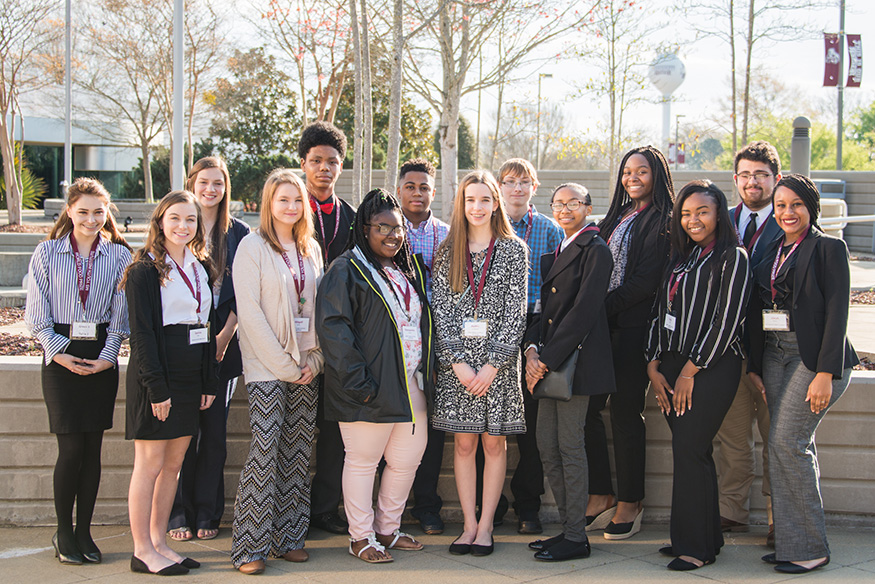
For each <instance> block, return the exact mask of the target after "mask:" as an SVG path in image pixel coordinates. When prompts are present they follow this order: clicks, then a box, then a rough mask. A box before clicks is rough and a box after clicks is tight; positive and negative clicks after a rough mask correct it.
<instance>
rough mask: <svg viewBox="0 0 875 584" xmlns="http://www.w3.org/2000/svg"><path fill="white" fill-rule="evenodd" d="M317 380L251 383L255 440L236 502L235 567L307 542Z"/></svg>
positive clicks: (242, 476) (248, 389)
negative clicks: (307, 382)
mask: <svg viewBox="0 0 875 584" xmlns="http://www.w3.org/2000/svg"><path fill="white" fill-rule="evenodd" d="M318 383H319V382H318V378H317V379H314V380H313V382H312V383H311V384H310V385H297V384H295V383H287V382H284V381H258V382H253V383H247V384H246V390H247V392H248V393H249V427H250V428H251V430H252V442H251V444H250V447H249V456H248V457H247V458H246V463H245V464H244V465H243V471H242V472H241V473H240V484H239V485H238V487H237V499H236V501H235V503H234V528H233V534H232V536H231V538H232V539H231V562H232V563H233V564H234V566H236V567H239V566H241V565H243V564H246V563H249V562H252V561H255V560H265V559H267V558H269V557H279V556H281V555H282V554H284V553H286V552H288V551H290V550H295V549H301V548H303V547H304V537H305V536H306V535H307V528H308V527H309V521H310V452H311V450H312V447H313V434H314V428H315V424H316V396H317V394H318Z"/></svg>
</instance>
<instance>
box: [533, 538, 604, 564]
mask: <svg viewBox="0 0 875 584" xmlns="http://www.w3.org/2000/svg"><path fill="white" fill-rule="evenodd" d="M591 552H592V550H591V549H590V547H589V542H588V541H582V542H578V541H571V540H568V539H565V540H562V541H560V542H559V543H557V544H556V545H553V546H550V547H549V548H548V549H545V550H541V551H539V552H538V553H536V554H535V559H536V560H541V561H542V562H564V561H567V560H576V559H580V558H588V557H589V555H590V553H591Z"/></svg>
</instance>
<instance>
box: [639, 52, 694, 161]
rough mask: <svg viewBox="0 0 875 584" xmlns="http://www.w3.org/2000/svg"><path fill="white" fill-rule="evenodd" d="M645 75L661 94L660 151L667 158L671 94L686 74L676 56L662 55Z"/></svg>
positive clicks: (682, 63) (682, 64) (673, 54)
mask: <svg viewBox="0 0 875 584" xmlns="http://www.w3.org/2000/svg"><path fill="white" fill-rule="evenodd" d="M647 75H648V77H650V81H651V82H652V83H653V84H654V85H655V86H656V88H657V89H658V90H659V92H660V93H661V94H662V149H663V150H662V151H663V152H664V153H665V154H666V156H667V155H668V150H669V148H668V143H669V140H670V139H671V138H670V137H669V136H670V135H671V94H672V93H674V92H675V90H676V89H677V88H678V87H680V86H681V83H683V82H684V78H685V77H686V75H687V72H686V68H685V67H684V62H683V61H681V60H680V57H678V56H677V54H675V53H663V54H662V55H659V56H658V57H657V58H656V60H655V61H654V62H653V64H651V65H650V69H649V71H648V72H647Z"/></svg>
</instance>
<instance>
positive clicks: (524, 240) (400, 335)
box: [26, 122, 857, 575]
mask: <svg viewBox="0 0 875 584" xmlns="http://www.w3.org/2000/svg"><path fill="white" fill-rule="evenodd" d="M298 150H299V152H298V154H299V157H300V160H301V166H302V169H303V170H304V173H305V175H306V183H305V182H304V181H302V180H301V179H300V178H299V177H298V175H297V174H296V173H294V172H293V171H291V170H289V169H277V170H275V171H273V172H272V173H271V174H270V175H269V176H268V178H267V180H266V182H265V185H264V188H263V192H262V199H261V207H260V208H261V211H260V221H259V227H258V229H257V231H256V232H253V233H249V230H248V228H247V227H246V225H245V224H243V223H241V222H239V221H237V220H236V219H233V218H231V217H230V214H229V212H228V207H229V199H230V189H231V185H230V177H229V175H228V171H227V168H226V166H225V164H224V163H223V162H222V161H221V160H220V159H217V158H212V157H210V158H205V159H202V160H200V161H198V162H197V163H196V164H195V165H194V166H193V168H192V171H191V173H190V175H189V181H188V185H187V189H188V190H186V191H174V192H171V193H169V194H168V195H167V196H165V197H164V198H163V199H162V200H161V201H160V202H159V203H158V205H157V207H156V208H155V210H154V212H153V214H152V218H151V221H150V223H149V232H148V235H147V237H146V243H145V246H144V247H143V248H142V249H140V250H138V251H137V252H136V253H135V254H133V256H132V254H131V250H130V247H129V246H128V244H127V243H126V242H125V240H124V238H123V237H122V235H121V234H120V233H119V232H118V230H117V228H116V225H115V222H114V220H113V218H112V214H111V210H112V204H111V202H110V198H109V195H108V193H107V192H106V190H105V189H104V188H103V187H102V185H100V183H99V182H97V181H95V180H92V179H84V178H83V179H77V180H76V181H75V182H74V184H73V185H71V187H70V188H69V189H68V193H67V206H66V211H65V213H63V214H62V215H61V217H60V218H59V219H58V222H57V224H56V225H55V227H54V228H53V230H52V232H51V233H50V235H49V238H48V239H47V240H46V241H44V242H42V243H41V244H40V245H39V246H38V248H37V250H36V252H35V253H34V256H33V258H32V260H31V266H30V277H29V284H28V300H27V309H26V320H27V323H28V325H29V327H30V328H31V330H32V331H33V333H34V335H35V336H36V337H37V338H38V339H39V341H40V343H41V344H42V346H43V349H44V353H45V362H44V367H43V373H42V378H43V393H44V396H45V400H46V404H47V407H48V411H49V420H50V429H51V432H53V433H55V434H56V435H57V440H58V446H59V457H58V461H57V464H56V466H55V473H54V493H55V507H56V513H57V518H58V531H57V534H56V535H55V537H54V538H53V545H54V548H55V553H56V556H57V557H58V558H59V560H60V561H61V562H62V563H73V564H81V563H86V562H100V561H101V555H100V551H99V549H98V548H97V546H96V545H95V543H94V541H93V539H92V538H91V534H90V524H91V517H92V514H93V510H94V504H95V501H96V497H97V490H98V485H99V481H100V449H101V443H102V437H103V432H104V431H105V430H107V429H109V428H110V427H111V426H112V413H113V409H114V401H115V397H116V393H117V388H118V370H117V368H116V363H117V357H118V352H119V348H120V345H121V342H122V340H123V339H124V338H125V337H126V336H128V335H129V336H130V345H131V357H130V362H129V365H128V370H127V380H126V386H127V396H126V410H127V416H126V422H127V423H126V437H127V438H128V439H133V440H134V449H135V455H134V470H133V474H132V476H131V484H130V492H129V511H130V522H131V532H132V536H133V540H134V554H133V556H132V558H131V569H132V570H133V571H136V572H147V573H156V574H162V575H177V574H185V573H187V572H188V571H189V570H191V569H196V568H198V567H199V563H198V562H197V561H195V560H193V559H191V558H187V557H183V556H181V555H180V554H178V553H177V552H175V551H174V550H173V549H172V548H170V547H169V546H168V545H167V541H166V539H167V536H168V535H170V536H171V537H172V538H173V539H177V540H184V539H191V538H192V537H195V536H197V537H198V538H200V539H211V538H214V537H216V534H217V533H218V527H219V521H220V519H221V517H222V513H223V507H224V501H223V499H224V497H223V494H224V485H223V482H222V472H223V468H224V460H225V428H226V421H227V413H228V403H229V400H230V398H231V395H232V394H233V391H234V388H235V383H236V380H237V378H238V377H239V376H240V374H241V373H242V374H243V375H244V377H245V380H246V391H247V394H248V402H249V422H250V428H251V431H252V442H251V446H250V450H249V453H248V456H247V458H246V461H245V463H244V466H243V470H242V472H241V476H240V481H239V484H238V488H237V497H236V501H235V505H234V520H233V533H232V545H231V561H232V563H233V565H234V567H235V568H237V569H238V570H239V571H241V572H243V573H246V574H259V573H262V572H263V571H264V570H265V561H266V560H267V559H269V558H272V557H281V558H283V559H285V560H286V561H290V562H303V561H306V560H307V559H308V557H309V556H308V553H307V552H306V551H305V549H304V544H305V537H306V535H307V532H308V529H309V528H311V527H313V526H319V527H321V528H323V529H328V530H331V531H344V532H347V531H348V534H349V540H350V543H349V553H350V554H352V555H354V556H356V557H358V558H360V559H362V560H364V561H366V562H369V563H385V562H391V561H392V555H391V552H390V550H407V551H415V550H421V549H422V548H423V545H422V543H421V542H419V541H417V540H416V539H415V538H414V537H413V536H411V535H409V534H406V533H404V532H402V531H401V529H400V528H401V516H402V514H403V511H404V509H405V506H406V504H407V499H408V495H409V494H410V492H411V488H412V490H413V495H414V506H413V514H414V516H416V517H417V518H418V519H419V520H420V524H421V525H422V527H423V530H424V531H425V532H426V533H440V532H441V531H442V530H443V523H442V521H441V520H440V516H439V511H440V506H441V501H440V497H438V496H437V480H438V473H439V470H440V464H441V460H442V454H443V444H444V432H451V433H453V434H454V472H455V481H456V486H457V490H458V495H459V501H460V503H461V507H462V511H463V515H464V524H463V527H462V533H461V535H459V537H458V538H456V539H455V541H454V542H453V543H452V544H451V545H450V547H449V551H450V553H453V554H471V555H474V556H484V555H488V554H490V553H492V551H493V549H494V541H493V536H492V532H493V528H494V525H495V524H496V522H497V521H498V520H499V519H500V515H503V511H502V510H501V507H502V504H504V505H505V506H506V505H507V502H506V500H503V495H502V490H503V486H504V481H505V476H506V472H507V457H506V437H507V436H509V435H515V436H517V439H518V444H519V446H520V452H521V460H520V465H519V468H518V469H517V471H516V473H515V475H514V479H513V480H512V483H511V489H512V491H513V493H514V496H515V498H516V501H515V503H514V505H515V509H516V512H517V514H518V516H519V518H520V529H519V531H520V532H521V533H540V532H541V531H542V528H541V525H540V521H539V520H538V511H539V508H540V495H541V493H542V492H543V477H544V476H546V478H547V480H548V483H549V485H550V488H551V490H552V492H553V495H554V498H555V500H556V503H557V506H558V509H559V515H560V520H561V532H560V533H559V534H558V535H555V536H553V537H550V538H547V539H541V540H536V541H533V542H531V543H530V544H529V548H531V549H532V550H534V551H535V556H534V557H535V558H536V559H539V560H543V561H563V560H569V559H575V558H585V557H588V556H589V555H590V552H591V550H590V544H589V540H588V536H587V533H588V532H593V531H597V530H603V532H604V537H605V538H606V539H624V538H627V537H631V536H632V535H634V534H635V533H637V532H638V531H639V530H640V525H641V519H642V515H643V499H644V461H645V447H646V442H645V431H644V419H643V416H642V413H643V410H644V404H645V396H646V392H647V388H648V386H650V387H652V388H653V392H654V394H655V397H656V401H657V403H658V404H659V407H660V409H661V410H662V412H663V413H664V414H665V417H666V420H667V421H668V424H669V426H670V428H671V431H672V451H673V461H674V481H673V492H672V515H671V528H670V529H671V545H670V546H667V547H664V548H662V549H660V552H661V553H663V554H666V555H668V556H672V557H673V559H672V561H671V563H669V564H668V567H669V568H670V569H673V570H692V569H696V568H699V567H701V566H703V565H706V564H710V563H713V562H714V560H715V558H716V556H717V554H719V552H720V548H721V546H722V545H723V535H722V528H723V527H724V526H723V525H721V513H720V506H719V504H718V501H719V499H720V496H719V494H718V483H717V473H716V468H715V464H714V461H713V458H712V441H713V439H714V437H715V435H716V434H717V433H718V430H719V429H720V427H721V423H722V422H723V419H724V416H725V415H726V413H727V411H728V410H729V409H730V405H731V404H732V403H733V400H734V399H736V391H737V388H738V385H739V380H740V378H741V376H742V359H743V358H744V356H745V355H747V363H746V371H747V376H749V379H750V382H751V383H752V384H753V385H754V386H755V387H756V388H757V389H758V391H761V392H762V395H763V396H764V400H765V401H766V402H767V403H768V408H769V413H770V414H771V432H770V434H769V438H768V448H769V452H770V455H771V460H772V464H771V466H770V467H769V473H770V475H771V494H772V499H773V501H774V502H773V507H774V524H775V535H776V551H775V553H773V554H769V555H767V556H764V557H763V560H764V561H766V562H769V563H773V564H775V569H776V570H779V571H783V572H801V571H809V570H811V569H814V568H817V567H820V566H822V565H825V564H826V563H828V562H829V548H828V546H827V542H826V535H825V529H824V519H823V507H822V503H821V500H820V491H819V479H818V473H817V459H816V452H815V449H814V431H815V429H816V428H817V425H818V424H819V422H820V420H821V419H822V418H823V415H824V414H825V413H826V411H827V410H828V409H829V407H830V406H831V405H832V404H833V403H835V401H836V400H837V399H838V398H839V397H840V396H841V394H842V392H843V391H844V390H845V388H846V387H847V385H848V383H849V380H850V368H851V367H852V366H853V365H854V364H855V363H856V362H857V361H856V355H855V353H854V351H853V348H852V347H851V346H850V344H849V343H848V341H847V338H846V327H847V317H848V300H849V292H850V281H849V267H848V254H847V248H846V247H845V245H844V243H843V242H842V241H841V240H838V239H835V238H832V237H829V236H827V235H825V234H823V232H822V231H821V230H820V229H819V227H818V225H817V217H818V213H819V196H818V193H817V190H816V188H815V187H814V185H813V183H811V181H810V180H809V179H807V178H805V177H803V176H800V175H790V176H787V177H783V178H782V177H781V176H780V167H779V163H778V166H777V167H774V166H772V167H769V164H773V162H774V161H776V160H777V154H776V153H775V152H774V149H773V148H771V147H770V146H768V145H764V144H763V143H754V144H751V145H749V146H748V147H746V148H745V149H743V150H742V151H741V152H739V154H738V156H737V158H736V184H738V185H739V189H741V183H745V184H747V183H749V182H751V181H757V182H758V183H760V184H761V185H762V184H763V183H764V181H765V182H768V180H771V179H774V180H775V181H776V182H777V186H776V187H775V188H774V189H773V191H772V192H771V193H770V196H771V201H772V203H773V205H774V221H776V224H777V226H778V227H779V228H780V230H779V231H780V234H779V235H778V236H776V237H775V238H774V240H773V241H766V240H765V239H764V238H763V237H761V235H762V233H763V229H764V226H760V228H759V231H757V230H756V229H754V230H753V231H752V232H751V233H750V234H749V233H747V232H748V231H750V230H749V229H748V228H747V227H740V225H747V224H746V223H742V222H740V217H744V218H747V216H746V215H745V214H744V213H741V212H740V209H736V212H735V214H734V218H733V217H732V216H731V215H730V213H729V211H728V203H727V200H726V197H725V196H724V194H723V193H722V192H721V191H720V189H718V188H717V187H716V186H715V185H713V184H712V183H710V182H709V181H693V182H691V183H689V184H687V185H686V186H684V187H683V188H682V189H681V190H680V191H679V192H678V194H677V196H675V193H674V188H673V185H672V180H671V174H670V171H669V167H668V164H667V163H666V160H665V158H664V156H663V155H662V154H661V153H660V152H659V151H658V150H656V149H654V148H652V147H650V146H646V147H641V148H636V149H633V150H632V151H630V152H629V153H627V154H626V156H625V157H624V158H623V160H622V162H621V165H620V169H619V173H618V178H617V184H616V189H615V191H614V195H613V197H612V200H611V203H610V207H609V209H608V211H607V214H606V216H605V218H604V219H603V220H602V221H601V222H599V224H598V225H596V224H595V223H594V222H593V221H591V220H590V218H589V216H590V214H591V213H592V210H593V208H592V201H591V198H590V195H589V193H588V192H587V189H586V188H585V187H583V186H582V185H579V184H576V183H566V184H562V185H560V186H558V187H556V188H555V189H554V190H553V193H552V197H551V203H550V207H551V211H552V215H553V221H551V220H550V219H549V218H547V217H546V216H544V215H541V214H540V213H538V212H537V210H536V209H535V207H534V205H532V204H531V198H532V196H533V194H534V192H535V190H536V189H537V187H538V180H537V173H536V171H535V169H534V167H533V166H532V165H531V164H530V163H529V162H528V161H525V160H523V159H511V160H509V161H507V162H506V163H505V164H504V165H503V166H502V167H501V169H500V170H499V172H498V179H496V178H495V177H493V175H492V174H490V173H489V172H485V171H474V172H471V173H469V174H468V175H466V176H465V177H464V178H463V179H462V181H461V183H460V184H459V187H458V192H457V195H456V197H455V201H454V203H453V214H452V219H451V223H450V225H447V224H445V223H443V222H441V221H440V220H439V219H437V218H436V217H435V216H434V215H433V214H432V212H431V210H430V205H431V202H432V201H433V199H434V176H435V170H434V167H433V166H432V165H431V164H430V163H429V162H427V161H425V160H423V159H413V160H410V161H408V162H406V163H405V164H404V165H402V167H401V171H400V184H399V187H398V193H397V197H396V195H395V194H392V193H388V192H386V191H384V190H382V189H375V190H372V191H371V192H369V193H367V195H366V196H365V197H364V198H363V201H362V203H361V205H360V206H359V207H358V209H356V210H354V209H353V208H352V207H351V206H349V204H348V203H346V202H345V201H343V200H342V199H340V198H339V197H337V195H336V194H335V193H334V185H335V183H336V181H337V178H338V176H339V174H340V171H341V168H342V161H343V159H344V157H345V153H346V139H345V137H344V136H343V134H342V133H341V132H340V131H339V130H338V129H337V128H336V127H334V126H333V125H331V124H328V123H325V122H316V123H314V124H311V125H310V126H308V127H307V128H306V129H305V130H304V132H303V134H302V138H301V141H300V143H299V148H298ZM739 160H742V161H744V160H747V161H749V162H755V163H757V164H762V165H764V166H766V168H771V170H770V171H765V170H762V169H757V170H756V171H754V172H750V171H744V172H739V170H738V169H739V166H738V165H739ZM755 166H756V165H755ZM764 175H769V176H764ZM766 214H767V213H763V212H761V215H760V221H761V222H762V221H764V220H765V219H766V217H764V216H765V215H766ZM754 218H755V216H754ZM769 220H771V219H769ZM755 226H756V223H755ZM754 233H755V234H756V235H753V234H754ZM751 239H753V240H754V243H753V244H751ZM755 245H756V246H757V251H758V252H760V253H759V257H760V258H761V260H762V261H760V262H759V263H756V262H751V261H750V258H749V255H750V254H749V252H750V251H752V250H753V249H754V246H755ZM763 247H765V249H763ZM84 250H88V252H87V253H86V252H85V251H84ZM757 255H758V254H757V253H756V252H755V253H754V257H755V258H756V257H757ZM827 266H829V275H828V276H827V272H826V270H827ZM232 275H233V279H232ZM523 357H524V361H525V362H524V363H523ZM569 362H571V363H573V364H574V365H573V371H571V374H570V375H571V383H570V387H571V389H570V396H565V397H563V398H562V399H549V398H545V399H539V400H535V399H532V396H533V394H534V393H535V390H536V388H537V386H538V385H539V384H540V383H541V382H542V380H544V379H546V378H548V377H549V376H550V375H551V372H554V371H559V370H561V369H562V368H563V366H564V364H566V363H569ZM557 374H558V373H557ZM694 394H695V404H696V408H695V410H694V409H693V401H694V399H693V396H694ZM608 401H610V404H611V410H610V411H611V416H610V419H611V424H612V430H613V432H612V433H613V440H614V462H615V467H616V472H617V491H616V493H617V494H616V495H615V494H614V489H613V485H612V480H611V466H610V457H609V453H608V443H607V438H606V429H605V425H604V422H603V419H602V410H603V409H604V408H605V406H606V404H607V403H608ZM317 428H318V430H319V440H318V445H317V446H318V448H317V452H316V465H315V466H316V474H315V477H314V478H313V480H312V488H311V479H310V460H311V453H312V449H313V446H314V441H315V435H316V429H317ZM478 451H481V452H482V454H480V455H479V456H478ZM478 458H480V460H481V462H480V464H478ZM521 469H522V472H521ZM378 474H379V477H380V480H379V492H378V493H377V496H376V507H375V506H374V493H373V489H374V479H375V477H376V476H377V475H378ZM517 475H520V476H519V477H518V476H517ZM341 492H342V497H343V508H344V512H345V515H346V521H344V520H343V519H342V518H341V517H340V516H339V514H338V513H337V509H338V504H339V499H340V495H341ZM74 503H75V505H76V521H75V524H74V522H73V518H72V512H73V506H74ZM505 508H506V507H505ZM496 509H498V510H499V511H498V512H497V511H496ZM496 513H498V514H499V516H497V515H496ZM74 525H75V527H74ZM168 530H169V531H168Z"/></svg>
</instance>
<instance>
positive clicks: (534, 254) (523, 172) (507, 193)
mask: <svg viewBox="0 0 875 584" xmlns="http://www.w3.org/2000/svg"><path fill="white" fill-rule="evenodd" d="M498 182H499V184H500V185H501V197H502V199H504V205H505V209H506V210H507V214H508V217H509V218H510V223H511V226H512V227H513V230H514V232H515V233H516V234H517V236H518V237H519V238H520V239H522V240H523V241H524V242H525V243H526V245H527V246H528V248H529V266H528V269H529V283H528V306H527V314H526V327H527V328H528V326H529V325H530V324H531V323H532V318H533V317H534V315H535V314H536V313H537V312H540V310H541V283H542V277H541V270H540V269H539V266H540V259H541V256H542V255H544V254H547V253H553V252H554V251H556V248H557V247H558V246H559V244H560V243H562V239H563V237H564V233H563V232H562V229H560V228H559V226H558V225H556V223H554V222H553V220H552V219H551V218H549V217H548V216H547V215H542V214H541V213H538V210H537V209H535V206H534V205H532V204H531V201H532V197H533V196H534V194H535V191H536V190H537V189H538V185H539V183H538V173H537V171H536V170H535V167H534V166H533V165H532V163H531V162H529V161H528V160H525V159H523V158H511V159H510V160H508V161H506V162H505V163H504V164H502V165H501V168H499V169H498ZM522 382H523V387H525V378H524V377H523V379H522ZM523 401H524V405H525V415H526V433H525V434H517V435H516V440H517V446H518V447H519V453H520V460H519V463H518V464H517V467H516V470H515V471H514V473H513V477H512V478H511V481H510V490H511V492H512V493H513V498H514V503H513V508H514V511H516V514H517V517H518V518H519V525H518V528H517V531H518V532H519V533H524V534H537V533H541V532H542V531H543V528H542V526H541V520H540V518H539V517H538V513H539V512H540V510H541V495H543V494H544V471H543V468H542V467H541V455H540V454H539V453H538V445H537V443H536V442H535V431H536V420H537V418H538V402H537V401H535V400H534V399H532V396H531V395H530V394H529V392H528V391H525V390H524V391H523ZM506 511H507V499H506V498H505V496H504V495H502V496H501V500H500V501H499V503H498V509H497V510H496V512H495V518H496V524H498V523H499V522H500V521H501V519H502V517H503V516H504V513H505V512H506Z"/></svg>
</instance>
